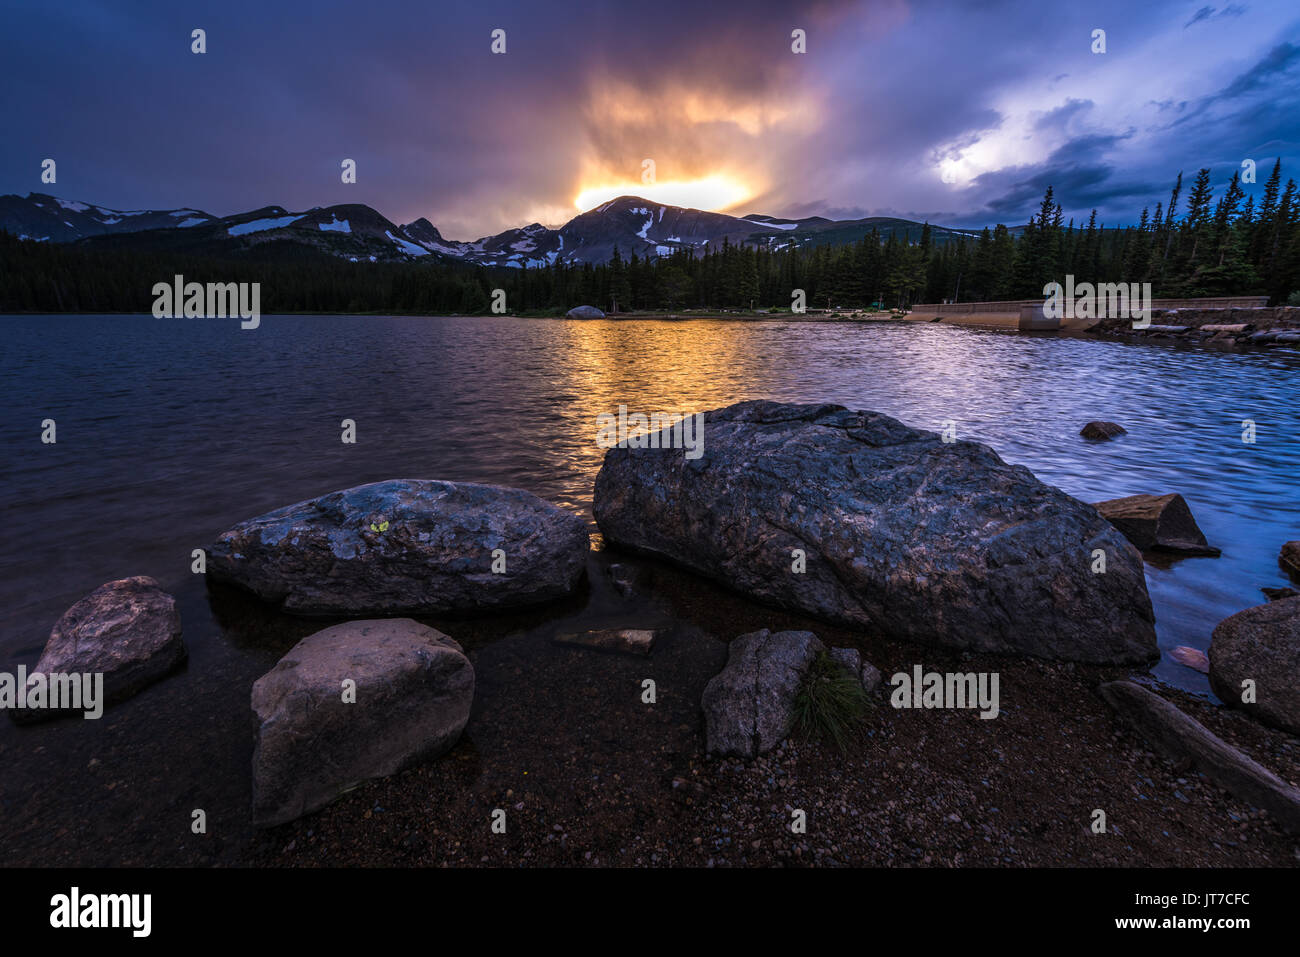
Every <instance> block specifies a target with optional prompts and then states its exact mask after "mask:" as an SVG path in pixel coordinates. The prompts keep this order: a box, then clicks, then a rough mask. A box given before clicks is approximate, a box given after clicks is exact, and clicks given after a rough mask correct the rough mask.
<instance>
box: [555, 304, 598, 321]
mask: <svg viewBox="0 0 1300 957" xmlns="http://www.w3.org/2000/svg"><path fill="white" fill-rule="evenodd" d="M564 318H565V319H604V318H605V314H604V313H603V312H601V311H600V310H599V309H597V308H596V307H595V306H574V307H573V308H572V309H570V310H569V311H568V312H566V313H565V314H564Z"/></svg>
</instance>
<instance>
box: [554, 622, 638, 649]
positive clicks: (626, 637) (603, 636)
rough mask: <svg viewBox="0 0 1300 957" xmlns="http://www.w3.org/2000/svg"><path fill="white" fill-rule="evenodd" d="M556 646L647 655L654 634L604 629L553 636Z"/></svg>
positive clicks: (630, 630)
mask: <svg viewBox="0 0 1300 957" xmlns="http://www.w3.org/2000/svg"><path fill="white" fill-rule="evenodd" d="M555 641H556V643H557V644H561V645H577V646H578V647H580V648H596V649H598V650H600V651H621V652H624V653H626V654H629V655H648V654H650V651H651V649H652V648H654V643H655V632H653V631H649V630H646V629H640V628H622V629H619V628H605V629H601V630H599V631H583V632H577V633H565V634H559V635H556V636H555Z"/></svg>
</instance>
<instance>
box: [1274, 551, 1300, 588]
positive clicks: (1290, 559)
mask: <svg viewBox="0 0 1300 957" xmlns="http://www.w3.org/2000/svg"><path fill="white" fill-rule="evenodd" d="M1277 563H1278V564H1279V565H1281V566H1282V570H1283V571H1284V572H1286V573H1287V574H1288V575H1290V576H1291V577H1292V578H1293V579H1295V580H1296V581H1298V582H1300V542H1287V543H1286V544H1285V545H1283V546H1282V551H1280V552H1279V553H1278V556H1277Z"/></svg>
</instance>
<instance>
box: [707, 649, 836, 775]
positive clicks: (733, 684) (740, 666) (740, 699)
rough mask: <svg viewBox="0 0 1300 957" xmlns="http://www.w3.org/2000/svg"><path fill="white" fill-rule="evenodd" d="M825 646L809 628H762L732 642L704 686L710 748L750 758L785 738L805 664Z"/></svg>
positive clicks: (805, 667) (764, 752) (714, 751)
mask: <svg viewBox="0 0 1300 957" xmlns="http://www.w3.org/2000/svg"><path fill="white" fill-rule="evenodd" d="M825 650H826V647H825V646H824V645H823V644H822V643H821V642H820V641H818V640H817V636H816V635H814V634H813V633H812V632H811V631H779V632H776V633H773V632H771V631H768V630H767V629H766V628H764V629H763V630H762V631H755V632H751V633H750V634H748V635H741V636H740V637H739V638H736V639H735V640H733V641H732V642H731V646H730V647H729V648H728V652H727V664H726V667H725V668H723V669H722V671H720V672H718V673H717V674H716V675H714V676H713V677H712V678H710V679H709V683H708V684H707V685H705V686H704V699H703V706H704V734H705V743H706V746H707V748H708V750H709V752H710V753H712V754H730V755H739V756H740V757H745V758H753V757H757V756H758V755H760V754H766V753H767V752H768V751H771V750H772V749H773V748H775V747H776V746H777V745H778V744H780V743H781V742H782V741H784V740H785V738H786V735H788V734H789V733H790V726H791V724H792V723H793V721H794V700H795V697H796V696H797V695H798V693H799V686H800V685H801V684H802V683H803V678H804V675H805V674H807V672H808V666H809V665H810V664H812V661H813V659H814V658H815V657H817V653H818V652H821V651H825Z"/></svg>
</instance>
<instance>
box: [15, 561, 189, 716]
mask: <svg viewBox="0 0 1300 957" xmlns="http://www.w3.org/2000/svg"><path fill="white" fill-rule="evenodd" d="M184 661H185V644H184V642H182V641H181V616H180V612H178V611H177V610H176V599H174V598H173V597H172V596H171V595H169V594H167V593H166V592H165V591H163V590H162V588H161V587H160V586H159V584H158V582H156V581H155V580H154V579H152V578H149V577H148V576H146V575H137V576H135V577H133V578H122V579H119V580H118V581H111V582H108V583H107V584H104V585H100V586H99V587H98V588H96V589H95V590H94V591H93V592H91V593H90V594H89V595H87V596H86V597H85V598H83V599H81V600H80V601H79V602H77V603H76V604H75V605H73V606H72V607H71V608H69V609H68V610H67V611H65V612H64V613H63V616H62V617H61V618H59V620H58V622H57V623H55V625H54V628H53V630H52V631H51V632H50V638H49V641H47V642H46V643H45V650H44V651H43V652H41V658H40V660H39V661H38V662H37V663H36V666H35V667H34V668H32V671H31V674H32V675H36V674H41V675H51V674H53V675H83V674H91V675H94V674H102V675H103V676H104V686H103V697H104V701H102V702H99V704H101V705H103V704H107V703H111V702H114V701H121V700H122V699H124V698H129V697H130V696H131V695H133V694H135V693H136V692H138V691H140V690H141V689H142V688H144V687H146V686H147V685H150V684H153V683H154V682H155V681H158V680H159V679H161V678H163V677H165V676H166V675H167V674H169V673H170V672H171V671H173V670H175V669H176V668H178V667H180V666H181V664H182V663H183V662H184ZM31 682H32V679H31V678H30V677H29V679H28V687H29V688H30V687H31ZM83 710H85V709H83ZM66 713H68V712H61V711H58V710H54V709H50V708H25V709H23V710H21V711H19V710H13V711H10V716H11V717H12V718H13V720H14V721H16V722H19V723H29V722H34V721H42V720H45V719H48V718H54V717H58V716H59V715H60V714H66ZM73 713H76V712H73Z"/></svg>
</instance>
